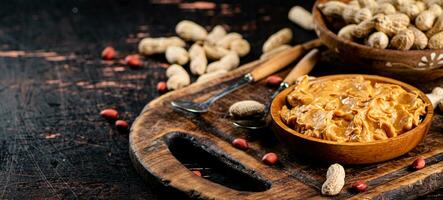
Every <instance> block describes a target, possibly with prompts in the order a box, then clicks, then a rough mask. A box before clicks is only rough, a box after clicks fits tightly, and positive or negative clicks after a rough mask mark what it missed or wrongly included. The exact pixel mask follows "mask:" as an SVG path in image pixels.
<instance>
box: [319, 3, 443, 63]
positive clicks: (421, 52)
mask: <svg viewBox="0 0 443 200" xmlns="http://www.w3.org/2000/svg"><path fill="white" fill-rule="evenodd" d="M327 1H332V0H317V1H316V2H315V4H314V7H313V8H312V14H313V18H314V25H315V26H316V27H317V28H318V29H320V31H321V32H323V33H324V34H327V35H328V36H329V37H331V38H333V39H334V40H336V41H339V42H341V43H344V44H346V45H349V46H352V47H354V48H359V49H362V50H365V51H367V52H369V53H370V54H372V55H373V54H376V55H385V56H386V55H391V56H400V57H405V56H411V55H428V54H430V53H439V54H440V53H443V49H425V50H406V51H402V50H395V49H377V48H372V47H369V46H366V45H363V44H360V43H357V42H353V41H350V40H345V39H343V38H341V37H338V35H337V34H335V33H334V32H332V31H331V30H330V29H329V28H328V27H327V26H326V24H325V20H324V17H323V14H322V13H321V12H320V10H319V9H318V4H320V3H323V2H327ZM341 1H343V0H341ZM348 1H349V0H344V1H343V2H348ZM317 35H319V33H317Z"/></svg>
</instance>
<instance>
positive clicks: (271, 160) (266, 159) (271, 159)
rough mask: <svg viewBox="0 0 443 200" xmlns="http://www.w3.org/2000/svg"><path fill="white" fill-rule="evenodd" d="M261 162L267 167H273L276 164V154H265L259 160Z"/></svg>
mask: <svg viewBox="0 0 443 200" xmlns="http://www.w3.org/2000/svg"><path fill="white" fill-rule="evenodd" d="M261 161H262V162H263V163H265V164H267V165H275V164H276V163H277V162H278V156H277V154H276V153H273V152H270V153H266V154H265V155H264V156H263V157H262V158H261Z"/></svg>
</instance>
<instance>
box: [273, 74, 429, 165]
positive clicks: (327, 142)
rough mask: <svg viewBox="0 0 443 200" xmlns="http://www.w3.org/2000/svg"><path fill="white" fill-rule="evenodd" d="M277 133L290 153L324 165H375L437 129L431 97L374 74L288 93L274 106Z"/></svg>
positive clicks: (309, 84) (335, 78) (332, 79)
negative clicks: (322, 162) (324, 163)
mask: <svg viewBox="0 0 443 200" xmlns="http://www.w3.org/2000/svg"><path fill="white" fill-rule="evenodd" d="M271 115H272V119H273V122H274V123H273V129H274V132H275V133H276V135H277V137H278V138H279V139H280V140H281V141H282V142H283V143H284V144H286V145H287V146H288V149H289V152H290V153H295V154H298V155H301V156H305V157H308V158H314V159H316V160H319V161H324V162H338V163H341V164H370V163H377V162H382V161H386V160H390V159H393V158H396V157H398V156H401V155H403V154H405V153H407V152H409V151H410V150H412V149H413V148H414V147H416V146H417V145H418V144H419V143H420V142H421V141H422V140H423V138H424V137H425V136H426V134H427V132H428V130H429V127H430V125H431V121H432V116H433V107H432V104H431V102H430V101H429V99H428V98H427V97H426V95H425V94H424V93H423V92H421V91H420V90H418V89H417V88H415V87H413V86H411V85H408V84H406V83H403V82H400V81H397V80H394V79H390V78H386V77H381V76H374V75H362V74H349V75H331V76H324V77H319V78H317V79H314V80H309V79H308V78H307V77H306V78H304V79H302V80H301V81H300V82H299V83H298V84H296V85H294V86H292V87H289V88H288V89H286V90H284V91H282V92H281V93H280V94H279V95H277V97H276V98H275V99H274V100H273V102H272V105H271Z"/></svg>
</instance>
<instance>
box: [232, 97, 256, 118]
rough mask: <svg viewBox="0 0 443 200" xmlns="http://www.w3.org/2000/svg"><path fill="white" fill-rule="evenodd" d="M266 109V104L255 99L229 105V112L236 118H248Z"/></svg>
mask: <svg viewBox="0 0 443 200" xmlns="http://www.w3.org/2000/svg"><path fill="white" fill-rule="evenodd" d="M264 111H265V105H263V104H262V103H260V102H257V101H253V100H245V101H239V102H236V103H234V104H232V105H231V107H229V114H230V115H231V116H233V117H234V118H247V117H253V116H256V115H260V114H262V113H263V112H264Z"/></svg>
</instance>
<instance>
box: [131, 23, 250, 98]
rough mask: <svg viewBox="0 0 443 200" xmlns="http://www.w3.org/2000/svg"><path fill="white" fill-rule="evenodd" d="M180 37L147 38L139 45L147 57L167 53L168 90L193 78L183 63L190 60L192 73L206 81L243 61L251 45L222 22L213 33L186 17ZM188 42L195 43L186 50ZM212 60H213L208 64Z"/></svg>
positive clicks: (199, 79) (177, 87)
mask: <svg viewBox="0 0 443 200" xmlns="http://www.w3.org/2000/svg"><path fill="white" fill-rule="evenodd" d="M175 32H176V34H177V35H178V36H179V37H159V38H144V39H143V40H141V41H140V43H139V45H138V49H139V52H140V53H141V54H143V55H145V56H149V55H154V54H161V53H164V54H165V56H166V60H167V61H168V62H169V63H170V64H171V66H170V67H168V69H167V71H166V75H167V77H168V81H167V82H166V86H167V89H169V90H177V89H180V88H183V87H186V86H188V85H190V84H191V78H190V75H189V74H188V72H187V71H186V70H185V68H184V66H185V65H186V64H188V63H189V69H190V72H191V73H192V74H194V75H197V76H199V78H198V79H197V82H203V81H206V80H210V79H213V78H215V77H217V76H220V75H222V74H224V73H226V72H228V71H230V70H232V69H235V68H236V67H238V66H239V64H240V57H243V56H246V55H247V54H248V53H249V52H250V50H251V46H250V45H249V42H248V41H246V40H245V39H243V37H242V35H240V34H239V33H235V32H232V33H227V32H226V30H225V29H224V28H223V26H221V25H217V26H215V27H214V28H213V29H212V31H211V32H209V33H208V31H207V30H206V29H205V28H204V27H202V26H200V25H199V24H197V23H195V22H192V21H189V20H183V21H181V22H179V23H178V24H177V25H176V27H175ZM186 42H192V43H193V44H192V45H191V47H190V48H189V49H188V50H186V49H185V47H186ZM209 61H213V62H212V63H209Z"/></svg>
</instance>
